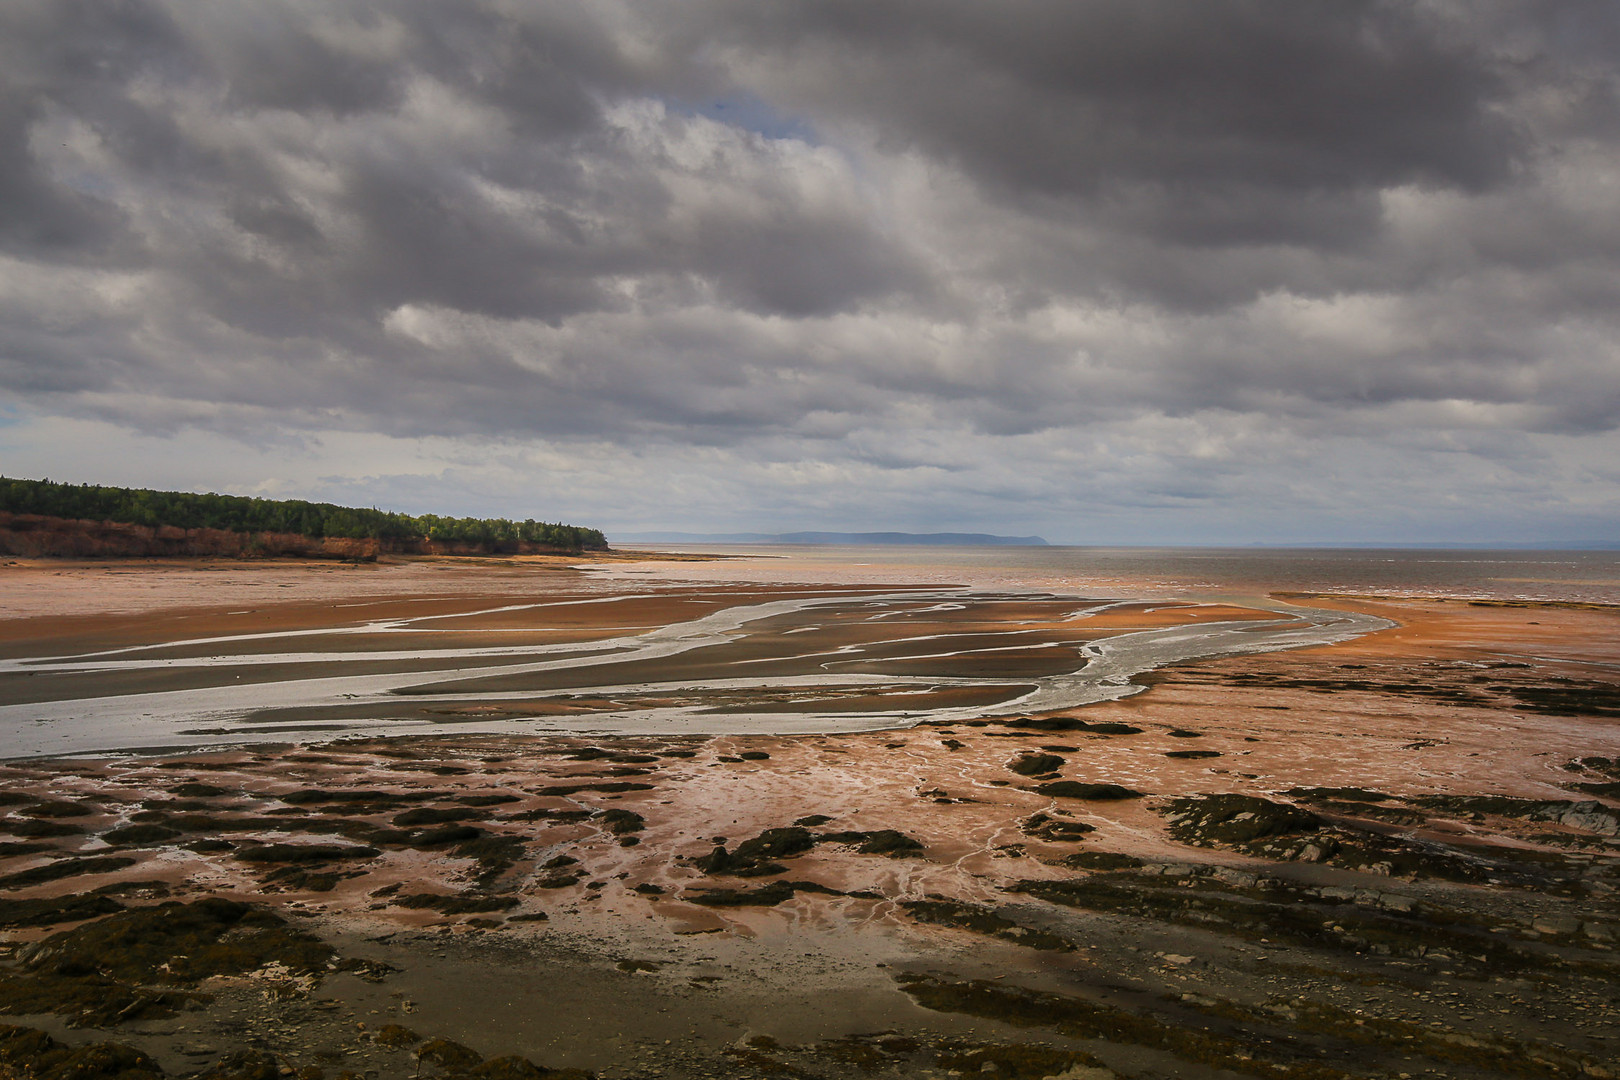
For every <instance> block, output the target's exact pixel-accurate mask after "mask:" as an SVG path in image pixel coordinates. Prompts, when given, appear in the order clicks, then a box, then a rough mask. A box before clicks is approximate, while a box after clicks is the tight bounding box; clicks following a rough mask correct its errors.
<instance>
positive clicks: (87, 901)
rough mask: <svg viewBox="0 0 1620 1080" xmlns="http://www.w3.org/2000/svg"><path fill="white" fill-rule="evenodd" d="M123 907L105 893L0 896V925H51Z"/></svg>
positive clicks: (98, 914) (110, 912)
mask: <svg viewBox="0 0 1620 1080" xmlns="http://www.w3.org/2000/svg"><path fill="white" fill-rule="evenodd" d="M122 910H124V905H123V904H120V903H119V902H118V901H117V900H114V899H113V898H112V897H110V896H108V895H106V894H105V893H99V892H97V893H70V894H69V895H67V896H47V897H42V898H37V899H30V900H8V899H4V898H0V926H8V927H9V926H54V925H55V924H57V923H65V922H79V921H80V920H82V919H94V918H97V917H99V916H102V915H111V914H112V913H113V912H115V911H122Z"/></svg>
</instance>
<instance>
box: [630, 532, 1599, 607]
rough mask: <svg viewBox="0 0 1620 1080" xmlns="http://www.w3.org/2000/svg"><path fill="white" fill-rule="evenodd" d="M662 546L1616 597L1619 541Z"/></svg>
mask: <svg viewBox="0 0 1620 1080" xmlns="http://www.w3.org/2000/svg"><path fill="white" fill-rule="evenodd" d="M660 550H668V551H671V552H681V553H692V552H698V551H703V552H714V553H717V554H723V555H727V556H730V557H731V558H728V559H727V560H724V561H721V562H715V563H685V564H680V565H679V568H678V569H676V568H675V566H674V565H671V566H669V568H667V569H664V570H661V571H660V573H668V574H669V575H670V576H672V577H687V578H691V579H701V580H739V581H783V580H785V581H818V582H819V581H829V582H832V581H861V582H881V581H891V582H895V583H926V584H940V585H943V584H953V583H954V584H964V585H972V586H978V587H997V588H1016V587H1023V588H1040V589H1051V590H1054V591H1062V592H1074V593H1077V594H1079V595H1087V596H1106V597H1139V596H1140V597H1155V596H1196V597H1198V598H1201V599H1211V598H1234V599H1250V598H1254V597H1263V596H1265V595H1267V594H1268V593H1274V592H1319V593H1337V594H1341V595H1388V596H1405V597H1414V596H1448V597H1462V598H1466V599H1481V600H1484V599H1490V600H1537V601H1569V602H1580V603H1598V604H1620V551H1480V550H1465V551H1456V550H1436V549H1413V550H1397V549H1365V548H1355V549H1350V548H1103V547H1061V546H1052V547H904V546H892V547H891V546H872V547H841V546H808V545H806V546H799V545H785V544H784V545H775V544H772V545H735V544H706V545H701V546H686V547H675V546H673V545H671V546H665V547H661V548H660ZM625 569H626V570H627V571H629V572H634V570H635V568H634V567H626V568H625Z"/></svg>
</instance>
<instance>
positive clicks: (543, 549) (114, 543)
mask: <svg viewBox="0 0 1620 1080" xmlns="http://www.w3.org/2000/svg"><path fill="white" fill-rule="evenodd" d="M561 550H562V549H560V548H554V547H547V546H545V545H542V544H531V543H523V542H514V543H510V544H506V543H502V544H498V545H488V544H476V543H441V542H438V541H433V540H376V539H372V538H362V539H347V538H344V537H335V536H328V537H317V536H301V535H299V534H297V533H272V532H256V533H243V532H229V531H227V530H224V529H181V528H177V527H175V526H172V525H161V526H157V527H155V528H154V527H152V526H150V525H129V524H125V523H122V522H116V521H75V520H71V519H69V518H58V517H45V516H43V515H41V514H10V513H5V512H3V511H0V555H17V556H22V557H23V558H73V559H120V558H152V557H162V556H206V557H212V558H232V559H255V558H277V557H279V558H289V557H291V558H305V559H374V558H376V557H377V556H378V555H382V554H390V555H496V554H499V555H546V554H554V553H559V552H561Z"/></svg>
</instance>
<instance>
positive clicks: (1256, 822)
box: [1162, 794, 1322, 847]
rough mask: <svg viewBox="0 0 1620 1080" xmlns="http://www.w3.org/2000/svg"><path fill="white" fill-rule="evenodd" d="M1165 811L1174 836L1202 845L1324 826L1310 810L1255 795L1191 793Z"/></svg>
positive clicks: (1236, 843)
mask: <svg viewBox="0 0 1620 1080" xmlns="http://www.w3.org/2000/svg"><path fill="white" fill-rule="evenodd" d="M1162 812H1163V813H1164V816H1165V820H1166V821H1167V822H1169V825H1170V835H1171V837H1172V838H1174V839H1176V840H1179V841H1180V842H1181V843H1183V844H1197V845H1198V846H1200V847H1215V846H1227V847H1241V846H1244V845H1248V844H1253V843H1255V842H1256V841H1260V840H1267V839H1270V838H1273V837H1279V836H1285V835H1289V834H1294V833H1308V832H1315V831H1316V830H1317V829H1318V828H1320V827H1321V825H1322V819H1321V818H1319V817H1317V816H1316V815H1315V814H1313V813H1311V812H1310V811H1308V810H1301V809H1300V808H1299V807H1297V806H1290V805H1289V804H1287V803H1275V802H1272V801H1271V800H1269V799H1261V798H1257V797H1255V796H1253V795H1230V794H1227V795H1192V796H1188V797H1186V798H1181V799H1172V800H1170V803H1169V805H1167V806H1165V807H1164V808H1163V811H1162Z"/></svg>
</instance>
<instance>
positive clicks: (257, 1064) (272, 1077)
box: [193, 1050, 281, 1080]
mask: <svg viewBox="0 0 1620 1080" xmlns="http://www.w3.org/2000/svg"><path fill="white" fill-rule="evenodd" d="M193 1080H281V1063H280V1062H279V1061H277V1060H276V1057H275V1055H274V1054H271V1053H269V1052H267V1051H264V1050H237V1051H234V1052H233V1053H230V1054H227V1055H226V1056H225V1057H223V1058H221V1059H220V1060H218V1061H216V1062H214V1064H213V1065H211V1066H209V1067H208V1068H207V1069H205V1070H203V1071H202V1072H200V1073H197V1074H196V1076H195V1077H193Z"/></svg>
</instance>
